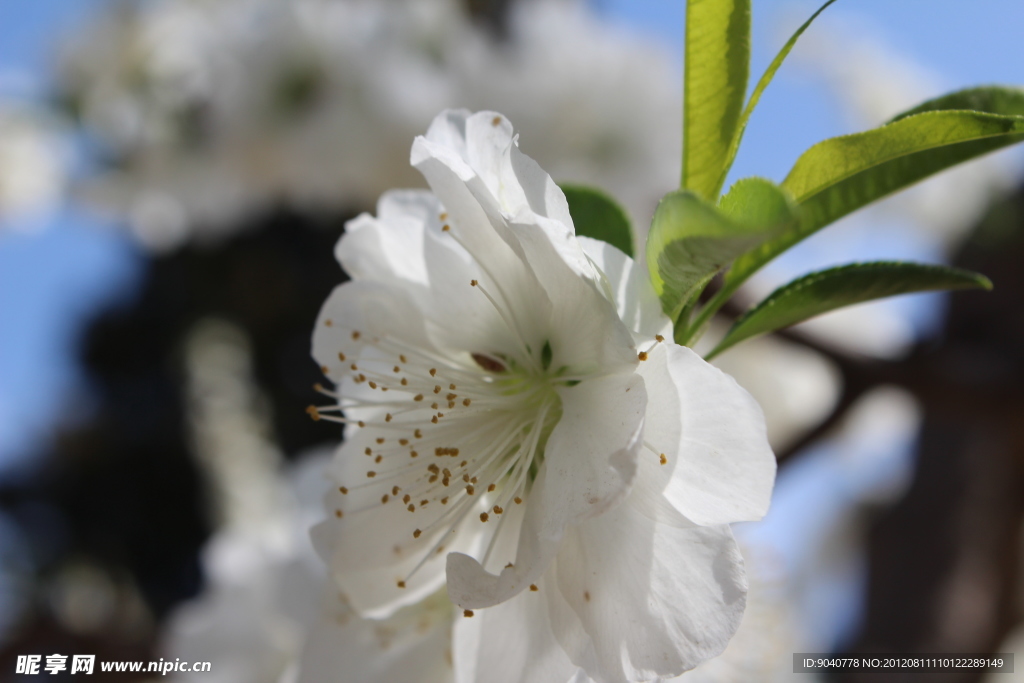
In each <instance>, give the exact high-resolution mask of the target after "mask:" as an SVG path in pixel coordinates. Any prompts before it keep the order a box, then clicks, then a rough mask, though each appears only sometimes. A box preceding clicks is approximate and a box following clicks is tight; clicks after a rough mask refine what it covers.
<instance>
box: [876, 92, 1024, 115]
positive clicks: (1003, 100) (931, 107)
mask: <svg viewBox="0 0 1024 683" xmlns="http://www.w3.org/2000/svg"><path fill="white" fill-rule="evenodd" d="M950 109H959V110H963V111H983V112H987V113H989V114H1005V115H1008V116H1024V90H1021V89H1020V88H1007V87H1003V86H998V85H986V86H981V87H979V88H967V89H966V90H958V91H956V92H951V93H949V94H947V95H943V96H941V97H936V98H935V99H934V100H928V101H927V102H922V103H921V104H919V105H917V106H916V107H914V108H913V109H908V110H907V111H905V112H903V113H902V114H898V115H896V116H894V117H893V118H892V119H891V120H890V121H889V123H893V122H894V121H899V120H900V119H905V118H907V117H908V116H913V115H914V114H923V113H924V112H926V111H943V110H950Z"/></svg>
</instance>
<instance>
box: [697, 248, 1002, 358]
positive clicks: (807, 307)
mask: <svg viewBox="0 0 1024 683" xmlns="http://www.w3.org/2000/svg"><path fill="white" fill-rule="evenodd" d="M972 288H981V289H992V283H991V282H990V281H989V280H988V278H986V277H985V276H983V275H979V274H977V273H972V272H970V271H967V270H961V269H959V268H948V267H946V266H935V265H926V264H919V263H904V262H899V261H877V262H873V263H853V264H850V265H846V266H839V267H837V268H830V269H828V270H822V271H818V272H816V273H810V274H808V275H804V276H803V277H801V278H798V279H796V280H793V281H792V282H790V283H789V284H786V285H783V286H782V287H779V288H778V289H776V290H775V291H774V292H772V293H771V294H770V295H768V297H767V298H766V299H765V300H764V301H762V302H761V303H759V304H758V305H757V306H755V307H754V308H752V309H750V310H749V311H747V312H746V313H745V314H743V316H741V317H740V319H739V320H737V321H736V323H735V324H734V325H733V326H732V328H731V329H730V330H729V332H728V333H727V334H726V335H725V338H724V339H722V341H721V342H719V344H718V346H716V347H715V348H714V349H713V350H712V351H711V353H709V354H708V355H707V356H706V358H708V359H710V358H712V357H714V356H717V355H718V354H719V353H721V352H722V351H725V350H726V349H728V348H729V347H731V346H733V345H735V344H738V343H739V342H741V341H743V340H745V339H750V338H751V337H756V336H758V335H762V334H766V333H768V332H773V331H775V330H779V329H782V328H783V327H788V326H790V325H794V324H796V323H799V322H803V321H804V320H807V319H809V318H813V317H814V316H816V315H820V314H822V313H826V312H828V311H832V310H835V309H837V308H842V307H843V306H850V305H853V304H859V303H862V302H864V301H872V300H874V299H881V298H884V297H888V296H895V295H897V294H909V293H911V292H924V291H929V290H936V289H972Z"/></svg>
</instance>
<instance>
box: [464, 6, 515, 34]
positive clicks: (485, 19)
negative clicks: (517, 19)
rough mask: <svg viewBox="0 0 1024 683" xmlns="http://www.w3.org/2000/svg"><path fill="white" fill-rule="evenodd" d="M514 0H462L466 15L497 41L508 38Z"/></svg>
mask: <svg viewBox="0 0 1024 683" xmlns="http://www.w3.org/2000/svg"><path fill="white" fill-rule="evenodd" d="M514 2H515V0H464V5H465V8H466V14H468V15H469V16H470V18H471V19H473V21H474V22H476V23H477V24H479V25H480V26H483V27H484V28H486V29H487V30H488V31H489V32H490V33H491V35H492V36H493V37H494V38H496V39H498V40H506V39H507V38H508V37H509V28H510V27H509V17H510V14H511V9H512V5H513V3H514Z"/></svg>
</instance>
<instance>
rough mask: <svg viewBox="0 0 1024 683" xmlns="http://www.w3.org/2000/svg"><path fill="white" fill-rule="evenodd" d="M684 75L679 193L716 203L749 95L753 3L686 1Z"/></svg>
mask: <svg viewBox="0 0 1024 683" xmlns="http://www.w3.org/2000/svg"><path fill="white" fill-rule="evenodd" d="M683 69H684V81H683V175H682V183H681V187H682V189H684V190H691V191H693V192H694V193H695V194H697V195H699V196H701V197H704V198H705V199H714V198H715V197H716V195H717V192H718V187H720V184H718V178H719V176H720V175H721V173H722V168H723V167H724V164H725V159H726V157H727V155H728V152H729V145H730V144H731V143H732V140H733V137H734V135H735V132H736V126H737V125H738V123H739V117H740V111H741V110H742V109H743V98H744V96H745V95H746V92H747V78H748V76H749V74H750V0H688V2H687V3H686V47H685V57H684V63H683ZM716 184H718V187H716Z"/></svg>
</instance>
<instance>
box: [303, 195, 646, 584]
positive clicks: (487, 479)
mask: <svg viewBox="0 0 1024 683" xmlns="http://www.w3.org/2000/svg"><path fill="white" fill-rule="evenodd" d="M445 218H446V217H445V215H444V214H442V216H441V220H442V221H444V220H445ZM444 227H445V228H447V225H445V226H444ZM445 232H448V231H447V230H445ZM449 234H451V233H449ZM469 284H470V286H472V287H474V288H476V289H477V290H478V291H481V292H482V293H483V295H484V296H485V297H486V298H487V299H488V300H489V301H490V303H491V304H492V305H493V306H494V308H495V309H496V311H497V312H498V314H499V315H500V316H501V318H502V320H504V322H505V324H506V325H507V326H508V328H509V331H510V333H512V335H513V337H515V339H516V341H517V342H518V345H519V347H520V349H521V351H522V353H521V354H517V355H516V357H515V358H514V359H513V358H509V357H507V356H505V355H502V354H496V353H486V352H485V353H468V352H460V353H456V354H446V353H442V352H440V351H437V350H434V349H430V348H421V347H418V346H415V345H412V344H409V343H406V342H404V341H403V340H401V339H399V338H396V337H394V336H391V335H388V334H375V333H369V332H365V331H360V330H355V329H344V328H343V326H342V324H341V322H340V321H332V320H330V319H328V320H325V321H324V322H323V324H324V325H325V326H327V327H334V328H342V330H344V334H345V337H344V341H342V342H341V343H340V344H339V346H340V347H341V348H339V349H338V351H337V359H338V362H339V363H340V366H338V367H340V369H341V374H342V376H341V382H340V385H339V391H332V390H329V389H326V388H324V387H322V386H319V385H317V387H316V388H317V390H318V391H319V392H321V393H323V394H325V395H327V396H329V397H331V398H332V399H334V400H335V401H336V403H335V404H334V405H329V406H310V407H309V408H308V409H307V411H308V412H309V414H310V415H311V416H312V417H313V419H315V420H329V421H333V422H338V423H342V424H345V425H348V432H349V433H348V434H346V439H347V440H348V441H349V442H352V441H354V440H358V441H359V443H360V444H361V445H362V446H363V448H362V454H363V455H364V456H365V457H366V458H367V460H366V463H367V467H366V470H365V478H364V479H362V480H361V481H358V482H345V484H343V485H340V486H339V488H338V490H339V492H340V493H341V494H342V495H344V496H348V494H349V493H350V492H352V493H353V494H355V493H357V492H359V493H370V490H371V489H372V490H373V492H372V495H360V496H359V497H358V498H357V499H354V500H353V501H352V502H353V503H355V505H353V506H352V507H351V509H349V508H346V509H345V510H342V508H341V507H340V506H339V507H338V508H337V509H336V510H335V515H336V516H337V517H338V518H343V517H351V516H353V515H360V514H365V513H368V512H371V511H372V510H373V509H376V508H377V506H381V505H396V504H400V505H403V506H405V508H406V509H407V510H408V511H409V513H411V514H414V515H416V514H418V515H420V516H422V517H423V518H424V519H423V522H422V524H420V525H419V526H418V527H416V528H415V529H414V530H413V531H411V533H410V539H409V541H408V542H407V543H406V544H404V546H410V547H411V548H413V549H414V551H415V552H420V553H422V559H421V560H420V562H419V564H417V565H416V567H415V568H414V569H413V570H412V572H410V573H409V574H408V575H407V576H405V577H404V578H403V579H399V580H397V582H396V583H397V585H398V586H399V587H400V588H404V587H405V584H406V581H408V579H409V578H410V577H411V576H412V574H414V573H415V572H416V571H418V570H419V568H420V567H421V566H422V565H423V564H424V563H425V562H426V560H427V559H429V558H431V557H434V556H436V555H438V554H440V553H441V552H442V551H443V550H444V545H443V543H445V542H446V541H448V539H449V536H450V535H451V533H453V532H456V531H458V530H459V529H460V528H461V527H462V525H463V524H465V523H467V522H468V520H470V519H472V518H476V519H479V523H480V524H488V525H489V526H488V530H489V531H490V534H489V535H490V538H489V540H488V542H487V543H486V545H485V547H486V550H485V552H484V557H483V558H481V562H482V563H484V564H486V563H487V562H488V559H489V557H490V555H491V551H492V550H493V548H494V547H495V539H496V538H497V536H498V534H499V533H500V530H501V527H502V524H503V522H504V520H505V519H506V518H507V517H508V515H507V514H505V512H506V510H507V509H509V507H510V506H512V505H521V504H522V503H523V502H524V500H526V499H527V497H528V495H529V492H530V487H531V485H532V482H533V479H534V477H535V476H536V474H537V471H538V468H539V466H540V462H541V461H542V459H543V452H544V446H545V443H546V440H547V437H548V436H549V435H550V433H551V431H552V429H553V428H554V426H555V424H556V423H557V422H558V419H559V417H560V416H561V401H560V398H559V396H558V393H557V392H556V391H555V390H554V388H553V387H554V383H557V382H562V383H565V384H568V385H569V386H572V385H573V384H575V383H578V382H579V381H582V380H583V379H585V378H584V377H570V376H568V374H567V373H565V374H559V375H557V376H555V377H554V378H553V377H552V374H551V373H549V372H548V366H547V364H548V363H549V362H550V357H551V355H550V354H551V349H550V347H549V346H548V344H546V343H545V345H544V349H543V352H542V353H540V354H539V357H538V356H537V355H535V354H534V352H533V349H532V348H531V346H530V345H529V344H528V343H527V342H526V340H524V339H522V338H521V337H520V336H519V333H518V327H519V326H518V325H517V324H516V322H517V321H516V320H515V316H514V313H513V312H512V311H511V310H510V308H509V307H508V306H507V305H504V304H505V301H504V299H505V297H504V296H503V295H502V292H501V290H500V287H499V288H498V289H497V290H496V292H495V293H493V294H492V293H491V292H490V291H488V290H487V289H486V288H484V287H483V286H482V285H481V283H480V282H479V281H478V280H475V279H474V280H472V281H471V282H470V283H469ZM339 331H341V330H339ZM661 341H663V338H662V337H661V336H660V335H659V336H658V337H657V339H656V340H655V341H654V344H657V343H660V342H661ZM654 344H652V348H653V345H654ZM649 350H650V349H648V351H649ZM545 354H547V355H546V356H545ZM638 357H639V360H641V361H642V360H646V357H647V352H646V351H641V352H639V354H638ZM338 367H336V368H335V373H334V376H335V377H336V378H337V370H338ZM322 370H323V372H324V373H325V374H329V373H331V368H328V367H324V368H322ZM367 389H368V390H369V391H368V392H367V391H366V390H367ZM661 461H662V464H665V462H666V460H665V456H664V455H661ZM424 511H426V512H424ZM492 520H497V521H496V523H495V522H492ZM410 526H411V525H410ZM421 537H426V539H431V540H433V541H434V544H433V546H432V547H429V548H427V549H424V547H423V546H422V545H421V544H422V543H423V541H420V540H419V539H420V538H421ZM404 546H402V545H397V546H395V548H394V550H395V553H396V554H402V553H404V552H405V551H406V550H407V548H406V547H404Z"/></svg>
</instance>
